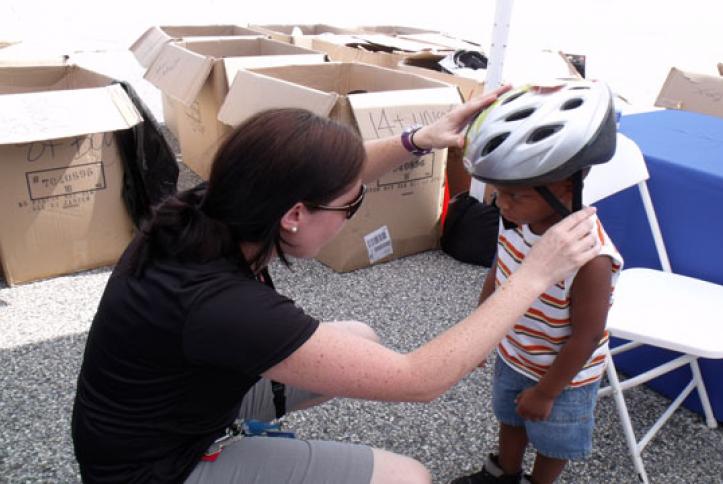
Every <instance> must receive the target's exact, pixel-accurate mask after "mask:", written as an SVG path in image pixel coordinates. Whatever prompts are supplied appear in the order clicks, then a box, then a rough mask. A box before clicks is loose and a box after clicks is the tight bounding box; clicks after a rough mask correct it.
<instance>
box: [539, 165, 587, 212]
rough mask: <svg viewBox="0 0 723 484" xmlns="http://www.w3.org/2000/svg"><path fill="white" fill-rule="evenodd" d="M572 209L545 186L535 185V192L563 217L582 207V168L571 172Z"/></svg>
mask: <svg viewBox="0 0 723 484" xmlns="http://www.w3.org/2000/svg"><path fill="white" fill-rule="evenodd" d="M571 178H572V211H570V210H569V209H568V208H567V207H566V206H565V205H563V204H562V202H561V201H560V199H559V198H557V197H556V196H555V195H553V194H552V192H551V191H550V189H549V188H547V187H546V186H539V187H535V190H536V191H537V193H539V194H540V196H541V197H542V198H544V199H545V201H546V202H547V203H548V205H550V206H551V207H552V208H553V209H554V210H555V211H556V212H557V213H558V214H560V216H561V217H563V218H565V217H567V216H568V215H570V214H571V213H572V212H577V211H578V210H580V209H581V208H582V170H578V171H576V172H575V173H573V174H572V177H571Z"/></svg>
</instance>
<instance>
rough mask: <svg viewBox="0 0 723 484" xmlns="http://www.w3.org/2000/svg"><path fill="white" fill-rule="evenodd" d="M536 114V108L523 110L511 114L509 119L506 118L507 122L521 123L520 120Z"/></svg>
mask: <svg viewBox="0 0 723 484" xmlns="http://www.w3.org/2000/svg"><path fill="white" fill-rule="evenodd" d="M534 112H535V109H534V108H527V109H522V110H520V111H517V112H514V113H512V114H510V115H509V116H507V118H505V121H519V120H520V119H525V118H527V117H529V116H530V114H532V113H534Z"/></svg>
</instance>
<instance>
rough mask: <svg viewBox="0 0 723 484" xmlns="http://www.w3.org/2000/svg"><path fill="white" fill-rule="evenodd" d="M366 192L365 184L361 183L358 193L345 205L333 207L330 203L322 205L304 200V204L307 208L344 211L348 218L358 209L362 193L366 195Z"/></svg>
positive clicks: (362, 197)
mask: <svg viewBox="0 0 723 484" xmlns="http://www.w3.org/2000/svg"><path fill="white" fill-rule="evenodd" d="M366 193H367V186H366V185H364V184H362V186H361V188H360V189H359V195H357V196H356V198H355V199H354V200H352V201H351V202H350V203H347V204H346V205H339V206H337V207H333V206H331V205H323V204H320V203H312V202H305V203H304V205H306V206H307V207H309V208H313V209H317V210H331V211H333V212H346V218H347V219H350V218H352V217H353V216H354V214H355V213H356V212H357V211H358V210H359V207H361V204H362V202H363V201H364V195H366Z"/></svg>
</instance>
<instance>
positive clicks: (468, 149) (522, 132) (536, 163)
mask: <svg viewBox="0 0 723 484" xmlns="http://www.w3.org/2000/svg"><path fill="white" fill-rule="evenodd" d="M616 131H617V128H616V123H615V111H614V108H613V101H612V95H611V93H610V89H609V88H608V87H607V85H606V84H604V83H602V82H593V81H588V80H577V79H576V80H561V81H554V82H552V83H549V84H547V85H545V86H539V85H537V86H531V85H528V86H524V87H522V88H519V89H516V90H513V91H510V92H508V93H506V94H505V95H503V96H501V97H500V98H499V99H498V100H497V101H496V102H495V103H493V104H492V105H490V106H489V107H488V108H486V109H484V110H483V111H482V112H480V113H479V114H478V115H477V117H476V118H475V119H474V120H473V121H472V122H471V123H470V125H469V127H468V129H467V136H466V144H465V152H464V164H465V167H466V168H467V170H468V171H469V173H470V174H471V175H472V176H473V177H474V178H477V179H479V180H482V181H484V182H489V183H494V184H497V185H503V184H517V185H531V186H535V187H536V188H537V189H538V191H539V192H540V193H541V194H542V195H543V196H544V197H545V199H546V200H547V201H548V202H549V203H550V204H551V205H553V207H554V208H555V209H556V210H558V212H561V213H562V212H563V211H564V213H562V214H563V215H567V214H568V213H569V210H567V208H565V207H564V205H562V203H560V202H559V200H557V199H556V198H554V197H552V195H551V193H550V192H549V191H548V190H547V189H546V188H545V187H543V186H542V185H545V184H547V183H551V182H554V181H559V180H563V179H565V178H568V177H573V182H574V185H575V188H574V192H573V194H574V202H573V210H579V208H580V207H581V205H582V202H581V200H582V172H583V170H584V169H585V168H587V167H589V166H592V165H596V164H599V163H605V162H607V161H609V160H610V159H611V158H612V156H613V154H614V153H615V138H616ZM544 192H547V194H545V193H544ZM548 195H549V196H548ZM550 197H552V198H553V199H554V200H550Z"/></svg>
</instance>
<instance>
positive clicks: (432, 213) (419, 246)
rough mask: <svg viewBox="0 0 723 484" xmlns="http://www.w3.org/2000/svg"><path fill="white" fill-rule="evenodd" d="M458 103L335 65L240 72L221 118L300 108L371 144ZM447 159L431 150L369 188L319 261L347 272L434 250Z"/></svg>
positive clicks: (405, 78)
mask: <svg viewBox="0 0 723 484" xmlns="http://www.w3.org/2000/svg"><path fill="white" fill-rule="evenodd" d="M460 101H461V99H460V95H459V91H458V90H457V89H456V88H454V87H453V86H449V85H447V84H443V83H440V82H437V81H434V80H431V79H427V78H424V77H420V76H415V75H413V74H409V73H405V72H401V71H396V70H391V69H384V68H380V67H376V66H372V65H367V64H356V63H337V62H333V63H326V64H320V65H307V66H287V67H277V68H267V69H251V70H245V71H239V72H238V73H237V74H236V78H235V79H234V82H233V85H232V86H231V90H230V91H229V94H228V96H227V97H226V102H225V103H224V105H223V106H222V108H221V111H220V112H219V119H220V120H222V121H223V122H225V123H227V124H229V125H232V126H233V125H237V124H238V123H240V122H242V121H243V120H245V119H247V118H248V117H249V116H251V115H253V114H254V113H257V112H259V111H261V110H264V109H269V108H275V107H298V108H305V109H309V110H311V111H313V112H315V113H317V114H319V115H321V116H329V117H331V118H332V119H335V120H338V121H340V122H343V123H347V124H350V125H352V126H353V127H354V128H355V129H357V130H358V132H359V133H360V134H361V136H362V137H363V138H364V139H365V140H372V139H378V138H384V137H387V136H399V135H400V134H401V132H402V130H403V129H404V128H405V127H407V126H409V125H412V124H417V123H419V124H428V123H431V122H433V121H434V120H436V119H438V118H439V117H441V116H443V115H444V114H445V113H446V112H447V111H449V110H450V109H451V108H452V107H454V106H455V105H458V104H459V103H460ZM446 155H447V150H446V149H445V150H436V151H434V152H433V153H431V154H429V155H427V156H424V157H421V158H419V159H416V160H412V161H410V162H409V163H406V164H405V165H403V166H401V167H400V168H398V169H396V170H394V171H393V172H391V173H388V174H386V175H384V176H382V177H381V178H380V179H379V180H377V181H374V182H372V183H370V184H369V193H368V195H367V198H366V200H365V202H364V205H363V206H362V207H361V209H360V210H359V212H358V213H357V215H356V216H355V217H354V218H353V219H352V220H350V221H349V222H348V223H347V224H346V226H345V227H344V229H343V230H342V232H341V233H340V234H339V235H338V236H337V237H336V239H334V240H333V241H332V242H331V243H330V244H329V245H327V246H326V247H325V248H324V249H323V250H322V252H321V253H320V255H319V257H318V259H319V260H320V261H321V262H323V263H325V264H327V265H329V266H330V267H332V268H333V269H334V270H336V271H341V272H346V271H350V270H354V269H358V268H360V267H365V266H369V265H372V264H376V263H379V262H383V261H388V260H391V259H395V258H398V257H402V256H406V255H411V254H415V253H418V252H421V251H424V250H429V249H434V248H437V247H438V243H439V235H440V226H439V222H440V220H439V219H440V215H441V212H442V201H443V196H444V191H443V186H444V169H445V162H446ZM331 161H332V160H330V162H331Z"/></svg>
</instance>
